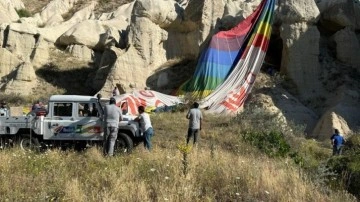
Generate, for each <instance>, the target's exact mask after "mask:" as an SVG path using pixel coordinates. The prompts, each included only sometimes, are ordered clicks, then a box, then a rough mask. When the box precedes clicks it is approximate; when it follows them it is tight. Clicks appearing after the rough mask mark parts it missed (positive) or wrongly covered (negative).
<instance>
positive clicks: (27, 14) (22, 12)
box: [16, 8, 32, 18]
mask: <svg viewBox="0 0 360 202" xmlns="http://www.w3.org/2000/svg"><path fill="white" fill-rule="evenodd" d="M16 12H17V14H18V15H19V17H20V18H22V17H25V18H26V17H31V16H32V14H31V13H30V11H28V10H26V9H23V8H22V9H19V10H16Z"/></svg>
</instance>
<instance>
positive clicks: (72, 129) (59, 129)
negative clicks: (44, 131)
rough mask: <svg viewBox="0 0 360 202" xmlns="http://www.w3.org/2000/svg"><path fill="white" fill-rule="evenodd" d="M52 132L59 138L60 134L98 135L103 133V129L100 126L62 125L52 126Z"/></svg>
mask: <svg viewBox="0 0 360 202" xmlns="http://www.w3.org/2000/svg"><path fill="white" fill-rule="evenodd" d="M51 131H52V132H53V133H54V135H55V136H57V135H58V134H59V133H67V134H68V133H80V134H84V133H86V134H89V133H91V134H96V133H101V132H102V129H101V127H100V126H87V127H86V126H84V125H76V126H62V125H52V127H51Z"/></svg>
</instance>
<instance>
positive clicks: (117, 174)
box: [0, 112, 355, 201]
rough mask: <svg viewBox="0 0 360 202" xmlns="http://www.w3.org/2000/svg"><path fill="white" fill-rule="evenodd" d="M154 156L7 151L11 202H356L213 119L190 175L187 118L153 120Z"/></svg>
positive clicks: (193, 155)
mask: <svg viewBox="0 0 360 202" xmlns="http://www.w3.org/2000/svg"><path fill="white" fill-rule="evenodd" d="M151 118H152V121H153V125H154V129H155V136H154V138H153V145H154V149H153V151H152V152H151V153H149V152H147V151H145V150H144V149H143V147H142V146H141V145H140V146H138V147H136V148H135V150H134V152H133V153H132V154H130V155H127V156H116V157H114V158H105V157H103V156H102V154H101V150H100V149H97V148H92V149H89V150H87V151H85V152H83V153H76V152H72V151H67V152H62V151H58V150H53V151H48V152H46V153H42V154H35V153H24V152H22V151H20V150H19V149H17V148H13V149H10V150H4V151H1V152H0V162H2V163H1V164H0V180H1V182H2V186H0V195H1V196H2V200H4V201H355V200H354V199H353V198H352V197H351V196H350V195H348V194H346V193H344V192H334V191H330V192H327V193H324V192H322V188H321V187H318V186H316V185H315V184H314V183H313V182H312V181H311V180H309V178H308V177H307V175H306V173H304V172H303V171H302V169H301V168H299V167H298V166H297V165H295V164H293V163H292V161H291V159H287V158H285V159H270V158H268V157H266V156H265V155H263V154H261V153H260V152H258V151H257V150H256V149H254V148H252V147H251V146H248V145H245V144H244V143H243V142H242V141H241V139H240V138H239V136H238V134H237V131H239V129H238V128H237V125H231V124H230V125H229V123H230V122H229V120H228V119H227V118H223V119H221V120H219V118H217V117H214V116H210V115H206V117H205V118H206V122H205V124H204V131H202V136H201V140H200V142H199V145H198V147H196V148H192V149H191V151H190V153H189V154H188V158H187V160H186V162H187V165H188V167H187V175H186V176H185V175H184V174H183V173H184V172H183V171H184V161H183V160H184V156H183V153H182V152H181V151H179V149H178V145H181V144H183V143H184V142H185V134H186V128H187V119H185V113H184V112H183V113H171V114H165V113H163V114H154V115H151Z"/></svg>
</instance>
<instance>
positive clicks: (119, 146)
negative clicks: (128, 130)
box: [114, 133, 134, 154]
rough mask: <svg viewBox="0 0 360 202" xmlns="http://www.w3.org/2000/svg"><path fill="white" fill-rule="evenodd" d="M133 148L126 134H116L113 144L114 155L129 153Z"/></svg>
mask: <svg viewBox="0 0 360 202" xmlns="http://www.w3.org/2000/svg"><path fill="white" fill-rule="evenodd" d="M133 147H134V143H133V141H132V139H131V138H130V137H129V136H128V135H127V134H125V133H118V137H117V139H116V143H115V148H114V150H115V151H114V153H116V154H124V153H130V152H131V150H132V148H133Z"/></svg>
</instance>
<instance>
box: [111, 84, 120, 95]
mask: <svg viewBox="0 0 360 202" xmlns="http://www.w3.org/2000/svg"><path fill="white" fill-rule="evenodd" d="M112 94H113V96H117V95H120V92H119V89H118V88H117V87H116V86H115V87H114V89H113V92H112Z"/></svg>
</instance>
